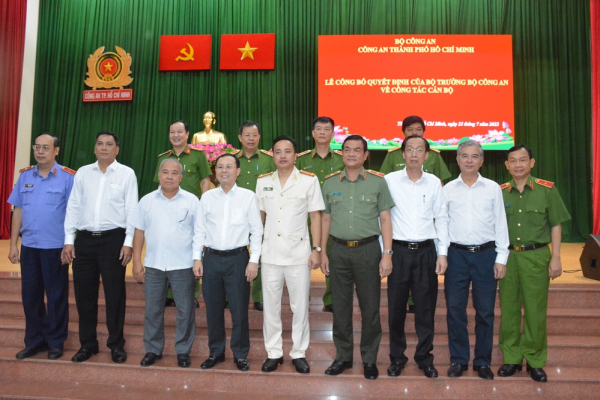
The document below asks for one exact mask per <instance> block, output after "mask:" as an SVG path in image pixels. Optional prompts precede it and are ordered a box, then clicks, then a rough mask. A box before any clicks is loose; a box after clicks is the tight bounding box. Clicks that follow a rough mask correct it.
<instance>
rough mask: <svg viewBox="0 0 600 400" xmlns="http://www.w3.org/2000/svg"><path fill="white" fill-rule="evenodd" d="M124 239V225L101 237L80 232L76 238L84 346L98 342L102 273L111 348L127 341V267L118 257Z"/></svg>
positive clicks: (75, 263) (76, 283)
mask: <svg viewBox="0 0 600 400" xmlns="http://www.w3.org/2000/svg"><path fill="white" fill-rule="evenodd" d="M124 241H125V229H119V230H114V231H111V233H109V234H103V235H102V236H99V237H96V236H91V235H89V234H85V233H83V232H79V233H78V234H77V237H76V238H75V257H76V258H75V259H74V260H73V284H74V288H75V301H76V303H77V312H78V313H79V341H80V342H81V346H82V347H96V346H98V338H97V334H96V327H97V325H98V288H99V285H100V276H102V285H103V286H104V298H105V302H106V327H107V328H108V340H107V341H106V345H107V347H108V348H110V349H111V350H112V349H117V348H121V347H123V345H124V344H125V339H124V338H123V325H124V323H125V298H126V296H125V267H124V266H123V265H122V264H121V260H119V253H120V252H121V248H122V247H123V242H124Z"/></svg>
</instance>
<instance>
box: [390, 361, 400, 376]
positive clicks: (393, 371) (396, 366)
mask: <svg viewBox="0 0 600 400" xmlns="http://www.w3.org/2000/svg"><path fill="white" fill-rule="evenodd" d="M403 369H404V364H401V363H400V362H398V361H394V362H392V364H391V365H390V367H389V368H388V370H387V373H388V376H400V374H401V373H402V370H403Z"/></svg>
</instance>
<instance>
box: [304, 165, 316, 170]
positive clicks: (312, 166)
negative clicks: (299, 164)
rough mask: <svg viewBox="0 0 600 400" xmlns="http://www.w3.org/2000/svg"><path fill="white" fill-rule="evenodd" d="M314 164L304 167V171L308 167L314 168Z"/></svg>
mask: <svg viewBox="0 0 600 400" xmlns="http://www.w3.org/2000/svg"><path fill="white" fill-rule="evenodd" d="M313 168H314V165H307V166H306V167H304V171H306V170H307V169H313Z"/></svg>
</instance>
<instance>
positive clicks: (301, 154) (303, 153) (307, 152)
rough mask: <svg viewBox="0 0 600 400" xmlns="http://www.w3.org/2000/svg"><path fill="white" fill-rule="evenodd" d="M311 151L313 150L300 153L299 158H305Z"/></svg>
mask: <svg viewBox="0 0 600 400" xmlns="http://www.w3.org/2000/svg"><path fill="white" fill-rule="evenodd" d="M311 151H312V150H306V151H303V152H302V153H298V157H301V156H303V155H305V154H309V153H310V152H311Z"/></svg>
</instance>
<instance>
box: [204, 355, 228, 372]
mask: <svg viewBox="0 0 600 400" xmlns="http://www.w3.org/2000/svg"><path fill="white" fill-rule="evenodd" d="M223 361H225V354H221V355H220V356H218V357H213V356H209V357H208V358H207V359H206V361H204V362H203V363H202V365H200V368H202V369H210V368H212V367H214V366H215V365H217V364H218V363H222V362H223Z"/></svg>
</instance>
